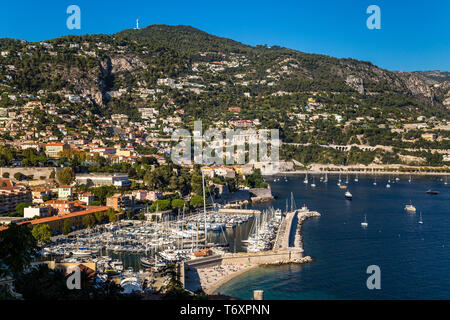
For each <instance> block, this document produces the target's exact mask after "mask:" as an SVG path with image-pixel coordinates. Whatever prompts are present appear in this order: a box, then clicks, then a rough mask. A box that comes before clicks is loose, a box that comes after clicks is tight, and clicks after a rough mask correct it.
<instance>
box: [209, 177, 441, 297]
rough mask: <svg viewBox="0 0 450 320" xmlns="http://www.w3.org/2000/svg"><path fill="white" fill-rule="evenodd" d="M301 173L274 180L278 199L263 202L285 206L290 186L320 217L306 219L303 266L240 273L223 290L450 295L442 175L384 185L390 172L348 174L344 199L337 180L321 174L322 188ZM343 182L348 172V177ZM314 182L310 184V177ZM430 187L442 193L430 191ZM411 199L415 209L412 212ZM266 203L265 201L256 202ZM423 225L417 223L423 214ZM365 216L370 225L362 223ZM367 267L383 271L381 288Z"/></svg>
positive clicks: (283, 294)
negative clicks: (373, 285) (372, 283)
mask: <svg viewBox="0 0 450 320" xmlns="http://www.w3.org/2000/svg"><path fill="white" fill-rule="evenodd" d="M303 178H304V177H303V176H302V177H298V178H293V177H292V178H289V180H288V181H287V182H285V181H284V180H283V179H280V182H270V181H271V180H269V182H270V183H271V184H272V191H273V193H274V194H275V195H276V196H278V198H277V199H276V200H275V201H273V202H271V203H270V204H268V205H265V206H274V207H275V208H281V209H283V210H284V208H285V206H286V198H290V193H291V191H292V192H293V193H294V197H295V200H296V203H297V206H298V207H300V206H301V205H303V203H305V204H306V205H307V206H308V207H309V208H310V209H312V210H317V211H319V212H320V213H321V214H322V216H321V217H319V218H311V219H309V220H307V221H306V222H305V223H304V225H303V229H302V235H303V238H304V249H305V255H310V256H311V257H312V258H313V259H315V260H314V261H313V262H312V263H308V264H304V265H284V266H271V267H262V268H258V269H256V270H253V271H249V272H248V273H245V274H243V275H241V276H238V277H236V278H234V279H233V280H231V281H230V282H228V283H227V284H225V285H224V286H222V287H221V288H219V290H218V291H219V292H220V293H223V294H227V295H231V296H235V297H238V298H241V299H250V298H251V297H252V292H253V290H255V289H262V290H264V298H265V299H449V298H450V273H449V269H450V268H449V267H450V206H449V205H450V192H449V190H450V186H445V185H444V183H443V182H442V181H441V180H440V179H441V178H440V177H421V178H419V177H413V181H412V182H411V183H409V182H408V177H403V178H402V177H401V180H400V181H399V182H395V183H393V182H391V188H390V189H387V188H386V182H387V177H386V178H383V177H378V178H377V183H378V185H377V186H373V178H372V177H360V179H359V182H354V181H353V177H350V183H349V184H348V189H349V190H350V192H351V193H352V194H353V200H352V201H349V200H346V199H345V198H344V192H345V190H342V189H340V188H339V187H338V186H337V177H333V176H329V182H328V184H323V183H322V182H320V181H319V176H316V179H315V180H316V185H317V187H316V188H312V187H311V186H310V185H305V184H304V183H303ZM343 180H345V177H343ZM310 183H311V182H310ZM429 188H432V189H433V190H436V191H439V194H438V195H428V194H426V193H425V191H426V190H428V189H429ZM410 200H412V203H413V205H415V207H416V208H417V213H415V214H414V213H407V212H406V211H405V210H404V207H405V204H409V203H410ZM258 207H259V208H262V207H264V206H261V205H260V206H258ZM420 211H421V212H422V218H423V222H424V223H423V224H419V223H418V221H419V212H420ZM364 214H366V215H367V222H368V224H369V225H368V227H367V228H366V229H364V228H362V227H361V222H362V221H363V220H364ZM369 265H378V266H379V267H380V270H381V289H380V290H369V289H367V286H366V280H367V278H368V277H369V274H367V273H366V269H367V267H368V266H369Z"/></svg>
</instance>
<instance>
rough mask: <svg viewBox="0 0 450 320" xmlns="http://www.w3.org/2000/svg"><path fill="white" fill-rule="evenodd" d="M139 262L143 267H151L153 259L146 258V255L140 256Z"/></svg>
mask: <svg viewBox="0 0 450 320" xmlns="http://www.w3.org/2000/svg"><path fill="white" fill-rule="evenodd" d="M141 264H142V265H143V266H144V267H151V266H153V264H154V261H153V260H152V259H149V258H146V257H142V258H141Z"/></svg>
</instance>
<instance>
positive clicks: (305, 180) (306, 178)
mask: <svg viewBox="0 0 450 320" xmlns="http://www.w3.org/2000/svg"><path fill="white" fill-rule="evenodd" d="M303 183H305V184H307V183H308V172H307V173H306V176H305V179H304V180H303Z"/></svg>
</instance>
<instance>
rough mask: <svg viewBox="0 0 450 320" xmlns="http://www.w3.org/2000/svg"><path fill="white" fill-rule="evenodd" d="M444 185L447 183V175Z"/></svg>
mask: <svg viewBox="0 0 450 320" xmlns="http://www.w3.org/2000/svg"><path fill="white" fill-rule="evenodd" d="M444 185H448V181H447V176H446V177H445V182H444Z"/></svg>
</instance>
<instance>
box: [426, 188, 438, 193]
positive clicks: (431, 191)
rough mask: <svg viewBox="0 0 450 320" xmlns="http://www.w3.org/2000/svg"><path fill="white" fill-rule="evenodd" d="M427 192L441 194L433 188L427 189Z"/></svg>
mask: <svg viewBox="0 0 450 320" xmlns="http://www.w3.org/2000/svg"><path fill="white" fill-rule="evenodd" d="M426 193H427V194H439V192H437V191H433V190H431V189H429V190H427V192H426Z"/></svg>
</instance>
